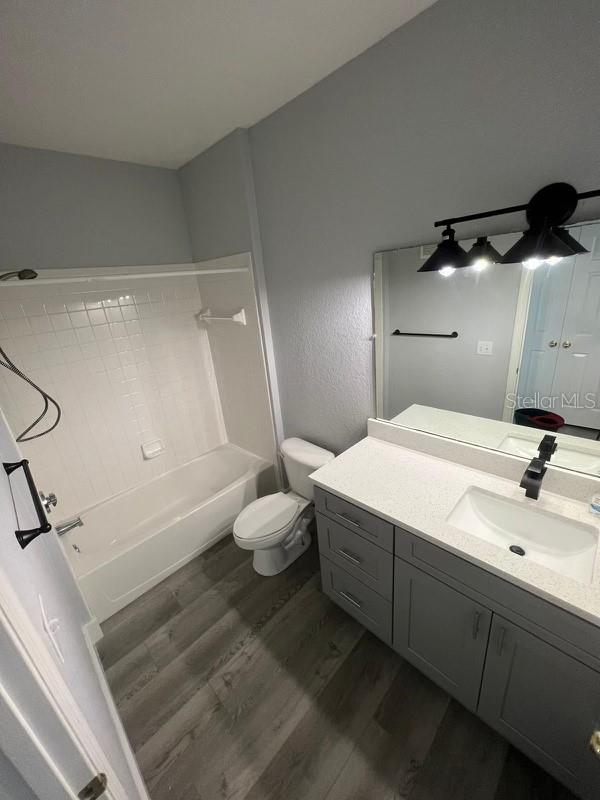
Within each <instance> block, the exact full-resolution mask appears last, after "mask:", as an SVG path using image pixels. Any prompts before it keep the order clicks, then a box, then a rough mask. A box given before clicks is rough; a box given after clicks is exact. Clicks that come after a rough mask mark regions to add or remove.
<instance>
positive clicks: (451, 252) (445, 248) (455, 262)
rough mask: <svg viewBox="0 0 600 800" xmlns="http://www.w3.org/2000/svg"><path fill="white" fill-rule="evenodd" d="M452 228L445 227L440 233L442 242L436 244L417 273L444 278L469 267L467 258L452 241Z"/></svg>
mask: <svg viewBox="0 0 600 800" xmlns="http://www.w3.org/2000/svg"><path fill="white" fill-rule="evenodd" d="M454 234H455V231H454V228H451V227H450V225H446V228H445V229H444V230H443V231H442V241H441V242H440V243H439V244H438V246H437V247H436V249H435V250H434V251H433V253H432V254H431V255H430V256H429V258H428V259H427V261H426V262H425V263H424V264H423V266H422V267H421V268H420V269H419V272H439V273H440V275H442V276H443V277H444V278H447V277H448V276H449V275H452V273H453V272H454V271H455V270H457V269H462V268H463V267H468V266H469V257H468V256H467V254H466V252H465V251H464V250H463V249H462V247H461V246H460V245H459V243H458V242H457V241H456V240H455V239H454Z"/></svg>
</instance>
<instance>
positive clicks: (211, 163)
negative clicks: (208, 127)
mask: <svg viewBox="0 0 600 800" xmlns="http://www.w3.org/2000/svg"><path fill="white" fill-rule="evenodd" d="M246 136H247V133H246V131H243V130H240V129H238V130H236V131H233V133H231V134H230V135H229V136H226V137H225V138H224V139H222V140H221V141H220V142H217V144H215V145H213V147H210V148H209V149H208V150H205V151H204V152H203V153H201V154H200V155H199V156H196V158H194V159H193V160H192V161H189V162H188V163H187V164H185V165H184V166H183V167H181V169H180V170H179V173H178V174H179V179H180V181H181V187H182V190H183V197H184V202H185V209H186V213H187V218H188V225H189V231H190V237H191V241H192V250H193V253H194V259H195V260H196V261H208V260H209V259H211V258H219V257H220V256H228V255H233V254H234V253H245V252H247V251H250V250H251V249H252V235H251V228H250V217H249V211H248V206H247V195H246V178H245V167H244V158H245V156H244V147H245V137H246Z"/></svg>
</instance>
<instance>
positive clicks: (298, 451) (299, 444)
mask: <svg viewBox="0 0 600 800" xmlns="http://www.w3.org/2000/svg"><path fill="white" fill-rule="evenodd" d="M281 452H282V454H283V455H284V456H287V457H288V458H293V459H294V461H297V462H298V463H299V464H303V465H304V466H306V467H310V468H311V469H318V468H319V467H322V466H323V464H326V463H327V462H328V461H332V460H333V459H334V458H335V456H334V454H333V453H331V452H330V451H329V450H325V449H324V448H323V447H317V445H316V444H311V443H310V442H305V441H304V439H297V438H292V439H284V440H283V442H282V443H281Z"/></svg>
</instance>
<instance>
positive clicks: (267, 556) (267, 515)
mask: <svg viewBox="0 0 600 800" xmlns="http://www.w3.org/2000/svg"><path fill="white" fill-rule="evenodd" d="M281 456H282V458H283V463H284V466H285V471H286V474H287V479H288V483H289V485H290V491H289V492H276V493H275V494H269V495H267V496H266V497H260V498H259V499H258V500H254V501H253V502H252V503H250V504H249V505H247V506H246V508H245V509H244V510H243V511H242V512H241V513H240V514H238V516H237V518H236V520H235V522H234V523H233V538H234V541H235V543H236V544H237V545H238V547H241V548H242V549H243V550H254V562H253V564H254V569H255V570H256V572H258V574H259V575H277V574H278V573H279V572H283V570H284V569H285V568H286V567H288V566H289V565H290V564H291V563H292V562H294V561H295V560H296V559H297V558H298V557H299V556H301V555H302V553H304V552H305V551H306V550H308V548H309V547H310V543H311V535H310V533H309V531H308V527H309V525H310V523H311V521H312V520H313V518H314V514H315V511H314V506H313V502H312V499H313V485H312V482H311V481H310V480H309V477H308V476H309V475H310V474H311V473H313V472H314V471H315V470H316V469H318V468H319V467H322V466H323V464H326V463H327V462H328V461H331V460H332V459H333V458H335V456H334V455H333V453H330V452H329V450H324V449H323V448H322V447H317V446H316V445H314V444H311V443H310V442H305V441H304V440H303V439H295V438H294V439H285V440H284V441H283V442H282V443H281Z"/></svg>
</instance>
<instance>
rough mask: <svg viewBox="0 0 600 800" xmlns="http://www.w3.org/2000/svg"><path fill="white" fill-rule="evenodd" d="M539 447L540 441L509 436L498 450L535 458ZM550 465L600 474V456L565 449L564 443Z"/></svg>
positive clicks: (559, 446)
mask: <svg viewBox="0 0 600 800" xmlns="http://www.w3.org/2000/svg"><path fill="white" fill-rule="evenodd" d="M538 447H539V441H538V440H535V441H532V440H531V439H526V438H524V437H522V436H507V437H506V438H505V439H503V440H502V442H501V443H500V446H499V448H498V449H499V450H502V452H503V453H510V454H511V455H513V456H523V457H524V458H534V457H535V456H537V454H538ZM550 463H551V464H554V465H555V466H557V467H567V469H576V470H580V471H581V472H589V473H592V474H594V475H599V474H600V455H597V454H595V453H588V452H586V451H585V450H578V449H575V448H573V447H565V446H564V444H562V443H561V444H559V445H558V448H557V450H556V452H555V453H554V455H553V456H552V461H551V462H550Z"/></svg>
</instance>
